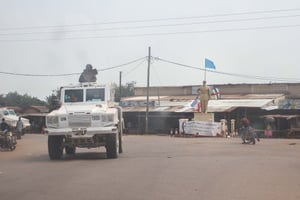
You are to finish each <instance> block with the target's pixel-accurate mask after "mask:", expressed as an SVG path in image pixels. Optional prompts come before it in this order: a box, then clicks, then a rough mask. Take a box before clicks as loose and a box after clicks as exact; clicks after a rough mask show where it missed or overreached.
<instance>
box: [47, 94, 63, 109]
mask: <svg viewBox="0 0 300 200" xmlns="http://www.w3.org/2000/svg"><path fill="white" fill-rule="evenodd" d="M46 101H47V104H48V108H49V109H50V111H52V110H55V109H57V108H58V107H59V106H60V90H55V91H53V93H52V95H50V96H48V97H46Z"/></svg>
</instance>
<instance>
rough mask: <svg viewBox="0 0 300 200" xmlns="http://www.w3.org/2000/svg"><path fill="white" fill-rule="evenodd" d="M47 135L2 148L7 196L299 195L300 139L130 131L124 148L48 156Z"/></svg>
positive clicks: (264, 198) (0, 195)
mask: <svg viewBox="0 0 300 200" xmlns="http://www.w3.org/2000/svg"><path fill="white" fill-rule="evenodd" d="M46 144H47V137H46V136H43V135H25V136H24V137H23V138H22V140H19V143H18V146H17V149H16V150H15V151H13V152H3V151H2V152H0V199H1V200H13V199H22V200H34V199H41V200H48V199H49V200H53V199H55V200H60V199H64V200H66V199H72V200H77V199H78V200H79V199H80V200H88V199H97V200H99V199H100V200H101V199H103V200H118V199H122V200H161V199H166V200H177V199H183V200H190V199H195V200H199V199H201V200H205V199H209V200H214V199H218V200H219V199H221V200H235V199H236V200H247V199H249V200H250V199H251V200H253V199H255V200H259V199H261V200H268V199H270V200H277V199H278V200H283V199H288V200H299V199H300V159H299V158H300V156H299V155H300V140H290V139H262V140H261V142H259V143H258V144H256V145H242V144H241V140H240V139H239V138H231V139H225V138H171V137H168V136H149V135H147V136H133V135H130V136H125V137H124V153H123V154H122V155H121V156H120V157H119V158H118V159H106V155H105V152H104V149H90V150H85V149H83V150H80V152H79V153H78V154H76V155H75V156H67V157H64V158H63V159H62V160H61V161H50V160H49V158H48V154H47V145H46Z"/></svg>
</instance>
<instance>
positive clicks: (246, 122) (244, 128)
mask: <svg viewBox="0 0 300 200" xmlns="http://www.w3.org/2000/svg"><path fill="white" fill-rule="evenodd" d="M241 124H242V127H241V131H242V140H243V144H245V143H246V141H245V140H246V135H247V133H248V132H250V134H252V137H253V139H254V141H253V144H255V138H256V139H257V141H260V140H259V137H258V135H257V134H256V133H255V131H254V129H253V128H252V127H251V126H250V121H249V119H248V118H247V117H246V116H244V115H243V116H242V118H241Z"/></svg>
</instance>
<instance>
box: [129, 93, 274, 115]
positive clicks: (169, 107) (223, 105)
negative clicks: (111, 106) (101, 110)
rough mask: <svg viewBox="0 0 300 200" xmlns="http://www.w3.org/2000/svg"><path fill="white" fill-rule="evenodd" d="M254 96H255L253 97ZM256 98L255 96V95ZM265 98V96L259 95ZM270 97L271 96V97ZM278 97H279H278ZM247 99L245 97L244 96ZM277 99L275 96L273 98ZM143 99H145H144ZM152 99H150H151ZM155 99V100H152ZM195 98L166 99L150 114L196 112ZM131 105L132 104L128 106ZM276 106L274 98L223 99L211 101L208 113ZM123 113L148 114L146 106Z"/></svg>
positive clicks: (151, 108) (158, 103)
mask: <svg viewBox="0 0 300 200" xmlns="http://www.w3.org/2000/svg"><path fill="white" fill-rule="evenodd" d="M251 96H253V95H251ZM254 96H255V95H254ZM259 96H260V97H265V96H264V95H259ZM269 96H270V95H269ZM277 96H278V95H277ZM244 97H245V96H244ZM255 97H257V96H255ZM273 97H275V96H273ZM142 99H145V98H144V97H143V98H142ZM149 99H150V98H149ZM151 99H153V98H151ZM194 99H195V96H189V97H187V96H182V97H178V96H177V97H176V98H175V97H174V96H169V97H164V98H161V99H160V101H159V102H157V101H156V103H155V106H149V112H196V109H195V108H193V107H191V104H192V102H193V100H194ZM140 100H141V99H139V98H137V97H136V98H127V99H126V101H140ZM128 105H130V104H128ZM268 106H274V98H266V99H259V98H249V99H247V98H245V99H221V100H210V101H209V102H208V112H230V111H232V110H234V109H236V108H238V107H249V108H262V109H265V108H267V107H268ZM123 112H146V106H124V107H123Z"/></svg>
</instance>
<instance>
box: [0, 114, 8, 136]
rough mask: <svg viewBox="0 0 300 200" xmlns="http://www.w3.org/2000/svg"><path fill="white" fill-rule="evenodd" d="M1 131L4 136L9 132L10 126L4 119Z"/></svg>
mask: <svg viewBox="0 0 300 200" xmlns="http://www.w3.org/2000/svg"><path fill="white" fill-rule="evenodd" d="M0 129H1V131H2V132H3V133H4V134H6V133H7V132H8V131H9V125H8V124H7V123H6V121H5V119H4V118H2V122H1V124H0Z"/></svg>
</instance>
